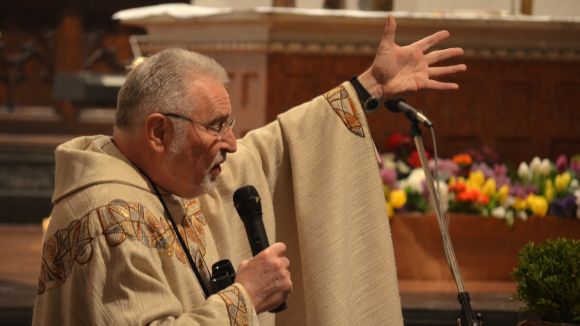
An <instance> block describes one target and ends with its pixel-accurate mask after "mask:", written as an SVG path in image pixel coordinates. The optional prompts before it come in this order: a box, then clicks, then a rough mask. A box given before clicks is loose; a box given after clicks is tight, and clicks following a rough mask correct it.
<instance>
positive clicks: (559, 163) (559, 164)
mask: <svg viewBox="0 0 580 326" xmlns="http://www.w3.org/2000/svg"><path fill="white" fill-rule="evenodd" d="M556 169H557V170H558V173H562V172H564V171H566V169H568V158H566V155H560V157H558V159H557V160H556Z"/></svg>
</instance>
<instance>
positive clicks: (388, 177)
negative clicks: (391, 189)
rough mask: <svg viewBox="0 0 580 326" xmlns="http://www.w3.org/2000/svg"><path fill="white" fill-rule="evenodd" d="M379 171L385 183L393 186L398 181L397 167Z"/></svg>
mask: <svg viewBox="0 0 580 326" xmlns="http://www.w3.org/2000/svg"><path fill="white" fill-rule="evenodd" d="M379 173H380V175H381V179H382V180H383V183H384V184H386V185H388V186H393V185H394V184H395V183H396V182H397V171H396V170H395V169H392V168H382V169H381V171H380V172H379Z"/></svg>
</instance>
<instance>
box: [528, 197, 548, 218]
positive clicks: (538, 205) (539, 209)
mask: <svg viewBox="0 0 580 326" xmlns="http://www.w3.org/2000/svg"><path fill="white" fill-rule="evenodd" d="M526 202H527V203H528V207H529V208H530V210H531V211H532V213H534V215H538V216H546V213H548V201H547V200H546V198H544V197H542V196H536V195H529V196H528V198H527V199H526Z"/></svg>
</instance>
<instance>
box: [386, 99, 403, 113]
mask: <svg viewBox="0 0 580 326" xmlns="http://www.w3.org/2000/svg"><path fill="white" fill-rule="evenodd" d="M402 100H403V99H400V98H396V99H393V100H386V101H385V107H386V108H387V109H388V110H389V111H391V112H401V108H399V102H401V101H402Z"/></svg>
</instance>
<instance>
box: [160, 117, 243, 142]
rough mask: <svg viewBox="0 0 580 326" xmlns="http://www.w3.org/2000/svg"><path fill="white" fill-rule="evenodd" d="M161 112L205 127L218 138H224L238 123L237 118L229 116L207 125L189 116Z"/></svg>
mask: <svg viewBox="0 0 580 326" xmlns="http://www.w3.org/2000/svg"><path fill="white" fill-rule="evenodd" d="M160 113H161V114H163V115H164V116H166V117H170V118H176V119H181V120H185V121H188V122H190V123H191V124H192V125H198V126H200V127H202V128H203V129H205V131H207V132H208V133H210V134H212V135H214V136H216V137H217V139H218V140H222V138H223V137H224V136H225V134H226V133H227V132H228V130H230V129H232V128H233V127H234V124H235V123H236V119H235V118H232V117H229V118H228V119H227V120H224V121H217V122H214V123H212V124H209V125H206V124H203V123H201V122H198V121H195V120H192V119H190V118H188V117H184V116H182V115H179V114H177V113H165V112H160Z"/></svg>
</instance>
